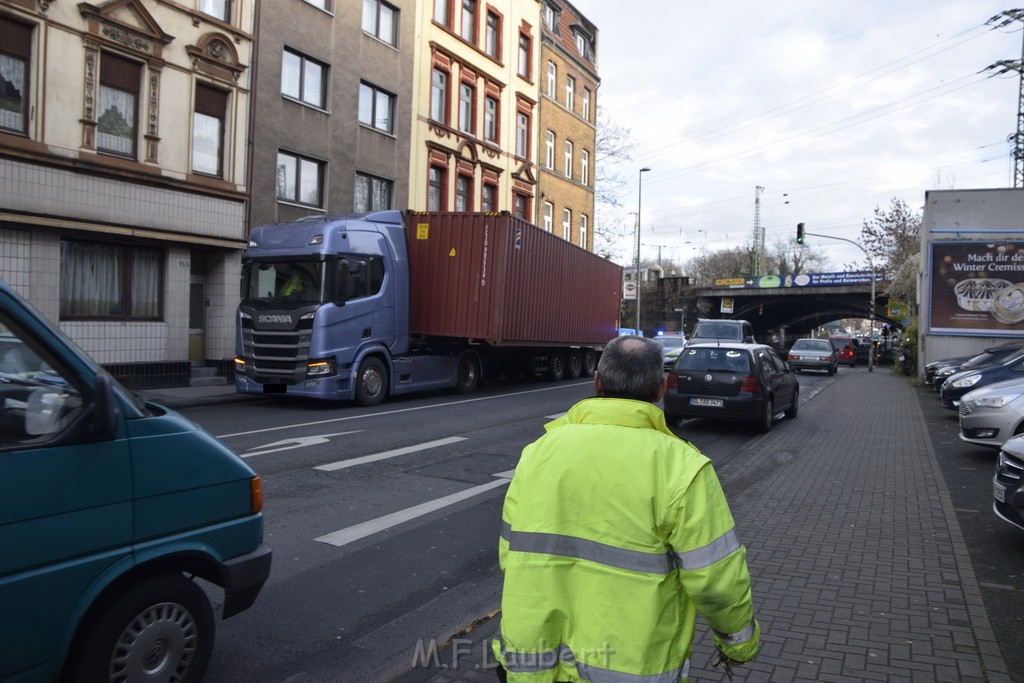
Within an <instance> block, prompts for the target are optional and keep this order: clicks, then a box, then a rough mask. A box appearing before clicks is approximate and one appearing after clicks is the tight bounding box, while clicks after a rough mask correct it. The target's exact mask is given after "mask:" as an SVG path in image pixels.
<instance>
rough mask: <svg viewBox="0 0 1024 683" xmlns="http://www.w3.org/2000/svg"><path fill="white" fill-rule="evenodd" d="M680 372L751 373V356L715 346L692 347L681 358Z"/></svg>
mask: <svg viewBox="0 0 1024 683" xmlns="http://www.w3.org/2000/svg"><path fill="white" fill-rule="evenodd" d="M677 367H678V369H679V370H690V371H693V372H741V373H747V374H749V373H750V354H748V353H747V352H746V351H738V350H736V349H722V348H718V347H715V346H709V347H691V348H688V349H686V350H685V351H683V353H682V355H681V356H680V357H679V365H678V366H677Z"/></svg>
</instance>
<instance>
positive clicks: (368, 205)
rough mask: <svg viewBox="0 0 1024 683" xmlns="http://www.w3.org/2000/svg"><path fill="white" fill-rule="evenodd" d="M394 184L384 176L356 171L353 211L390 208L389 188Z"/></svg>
mask: <svg viewBox="0 0 1024 683" xmlns="http://www.w3.org/2000/svg"><path fill="white" fill-rule="evenodd" d="M393 186H394V184H393V183H392V182H391V181H390V180H387V179H385V178H378V177H377V176H372V175H369V174H367V173H356V188H355V195H354V198H353V201H352V208H353V210H354V211H357V212H363V211H383V210H385V209H390V208H391V188H392V187H393Z"/></svg>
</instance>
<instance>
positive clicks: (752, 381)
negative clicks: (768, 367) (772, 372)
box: [740, 375, 761, 394]
mask: <svg viewBox="0 0 1024 683" xmlns="http://www.w3.org/2000/svg"><path fill="white" fill-rule="evenodd" d="M740 391H748V392H750V393H751V394H756V393H758V392H759V391H761V387H760V386H759V385H758V383H757V377H756V376H754V375H750V376H749V377H744V378H743V379H742V380H741V381H740Z"/></svg>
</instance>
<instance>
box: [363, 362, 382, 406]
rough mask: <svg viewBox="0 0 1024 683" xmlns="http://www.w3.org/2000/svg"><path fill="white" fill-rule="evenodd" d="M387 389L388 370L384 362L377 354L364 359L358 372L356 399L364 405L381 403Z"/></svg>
mask: <svg viewBox="0 0 1024 683" xmlns="http://www.w3.org/2000/svg"><path fill="white" fill-rule="evenodd" d="M387 390H388V371H387V369H386V368H385V367H384V363H382V362H381V360H380V359H379V358H376V357H375V356H370V357H368V358H366V359H364V360H363V362H362V363H361V364H360V365H359V372H358V373H357V374H356V401H358V402H359V403H360V404H362V405H364V406H376V405H380V404H381V403H383V402H384V397H385V396H386V395H387V393H388V391H387Z"/></svg>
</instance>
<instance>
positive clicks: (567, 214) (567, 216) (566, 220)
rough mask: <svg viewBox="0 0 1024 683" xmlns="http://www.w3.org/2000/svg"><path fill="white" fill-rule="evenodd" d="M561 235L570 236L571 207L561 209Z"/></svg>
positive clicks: (568, 237)
mask: <svg viewBox="0 0 1024 683" xmlns="http://www.w3.org/2000/svg"><path fill="white" fill-rule="evenodd" d="M562 237H564V238H565V239H570V238H571V237H572V209H562Z"/></svg>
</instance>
